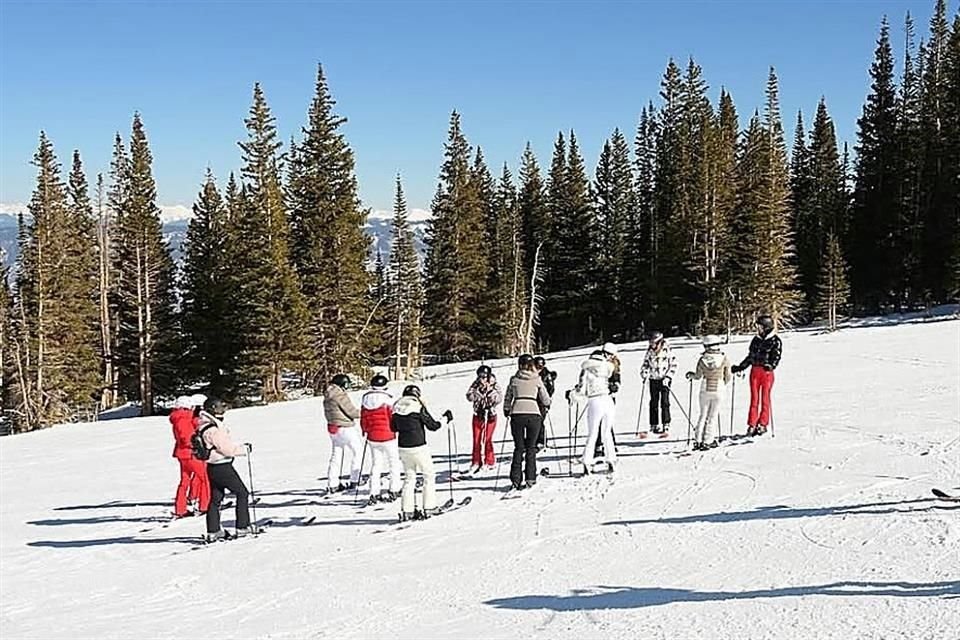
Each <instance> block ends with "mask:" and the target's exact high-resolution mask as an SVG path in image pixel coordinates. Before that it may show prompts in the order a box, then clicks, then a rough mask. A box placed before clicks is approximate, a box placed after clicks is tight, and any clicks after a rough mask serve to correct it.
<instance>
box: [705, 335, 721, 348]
mask: <svg viewBox="0 0 960 640" xmlns="http://www.w3.org/2000/svg"><path fill="white" fill-rule="evenodd" d="M721 344H723V340H721V339H720V336H715V335H713V334H712V333H711V334H710V335H708V336H704V337H703V346H704V348H705V349H709V348H711V347H718V346H720V345H721Z"/></svg>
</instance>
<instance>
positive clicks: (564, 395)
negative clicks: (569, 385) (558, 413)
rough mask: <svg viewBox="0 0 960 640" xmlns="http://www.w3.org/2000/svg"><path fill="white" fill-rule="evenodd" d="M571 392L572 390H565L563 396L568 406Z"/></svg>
mask: <svg viewBox="0 0 960 640" xmlns="http://www.w3.org/2000/svg"><path fill="white" fill-rule="evenodd" d="M571 391H573V389H567V391H566V393H564V394H563V397H564V398H566V399H567V403H568V404H569V403H570V392H571Z"/></svg>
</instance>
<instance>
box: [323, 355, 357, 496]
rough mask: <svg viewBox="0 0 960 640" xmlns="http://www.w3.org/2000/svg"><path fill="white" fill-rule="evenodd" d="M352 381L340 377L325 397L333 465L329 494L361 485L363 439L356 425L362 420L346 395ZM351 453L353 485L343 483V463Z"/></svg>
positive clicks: (328, 488)
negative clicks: (355, 423) (341, 479)
mask: <svg viewBox="0 0 960 640" xmlns="http://www.w3.org/2000/svg"><path fill="white" fill-rule="evenodd" d="M349 388H350V378H348V377H347V376H346V375H345V374H342V373H338V374H337V375H335V376H333V378H332V379H331V380H330V386H328V387H327V390H326V392H325V393H324V396H323V413H324V415H325V416H326V418H327V433H329V434H330V441H331V443H332V444H333V446H332V448H331V450H330V464H329V465H327V493H328V494H329V493H334V492H336V491H349V490H350V489H353V488H355V487H356V486H357V484H358V483H359V482H360V464H361V462H362V460H361V456H362V455H363V447H364V444H363V437H362V436H361V435H360V430H359V429H357V427H356V426H355V425H354V423H353V421H354V420H356V419H357V418H359V417H360V411H359V410H358V409H357V407H356V405H354V404H353V401H352V400H351V399H350V396H348V395H347V389H349ZM347 451H349V452H350V483H349V484H346V485H344V484H341V483H340V472H341V471H342V470H343V466H342V463H343V461H344V460H345V459H346V455H347Z"/></svg>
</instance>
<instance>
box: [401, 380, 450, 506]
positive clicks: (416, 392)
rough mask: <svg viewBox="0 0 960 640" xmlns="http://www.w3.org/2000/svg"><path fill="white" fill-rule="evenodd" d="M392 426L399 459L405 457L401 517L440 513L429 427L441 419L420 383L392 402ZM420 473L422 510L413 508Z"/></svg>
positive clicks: (435, 428)
mask: <svg viewBox="0 0 960 640" xmlns="http://www.w3.org/2000/svg"><path fill="white" fill-rule="evenodd" d="M390 428H391V429H392V430H393V431H395V432H396V433H397V441H398V444H399V446H400V460H402V461H403V473H404V478H403V494H402V496H401V502H400V504H401V512H400V520H401V521H406V520H413V519H415V518H429V517H430V516H431V515H435V514H436V513H437V489H436V474H435V473H434V471H433V458H432V457H431V455H430V448H429V447H428V446H427V432H426V429H429V430H430V431H436V430H437V429H439V428H440V423H439V422H437V421H436V420H435V419H434V418H433V416H431V415H430V412H429V411H427V407H426V406H425V405H424V404H423V400H422V399H421V398H420V388H419V387H418V386H416V385H412V384H411V385H408V386H407V387H406V388H404V390H403V395H402V396H401V398H400V399H399V400H397V403H396V404H395V405H393V417H392V418H391V419H390ZM417 473H422V474H423V505H422V506H423V510H422V511H419V512H415V510H414V506H415V505H414V500H415V497H416V496H415V492H416V486H417Z"/></svg>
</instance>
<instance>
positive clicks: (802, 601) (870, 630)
mask: <svg viewBox="0 0 960 640" xmlns="http://www.w3.org/2000/svg"><path fill="white" fill-rule="evenodd" d="M783 339H784V356H783V363H782V365H781V367H780V368H779V369H778V370H777V383H776V386H775V387H774V394H775V395H774V398H775V428H776V437H775V438H771V437H769V436H765V437H763V438H761V439H758V440H757V441H756V442H754V443H752V444H731V443H727V444H725V445H723V446H721V447H720V448H719V449H717V450H714V451H711V452H709V453H705V454H694V455H692V456H688V457H678V456H677V455H676V452H679V451H681V450H682V449H683V448H684V445H685V442H684V441H681V440H685V437H686V422H685V420H684V419H683V418H682V416H681V412H680V411H679V410H678V407H677V406H675V407H674V411H675V414H676V415H677V416H678V417H677V418H675V420H674V429H673V431H674V438H678V439H671V440H669V441H639V440H637V439H636V438H634V437H633V435H632V433H633V431H634V429H635V427H636V417H637V408H638V407H637V401H638V399H639V397H638V396H639V386H638V385H639V376H638V373H637V370H638V367H639V364H640V361H641V358H642V355H643V352H642V350H641V348H642V347H641V345H635V347H625V348H624V353H623V362H624V367H625V375H624V388H623V391H622V392H621V394H620V398H619V401H618V411H619V414H618V421H617V431H618V433H619V434H620V435H619V437H618V442H619V447H620V451H621V454H622V460H623V463H622V465H621V469H620V470H618V471H617V474H616V476H615V477H607V476H597V477H590V478H585V479H569V478H543V479H541V481H540V483H539V484H538V486H537V487H536V488H535V489H534V490H532V491H531V492H529V493H528V494H526V495H523V496H522V497H521V498H520V499H517V500H503V501H502V500H500V499H499V498H500V496H501V490H502V489H503V488H504V486H505V485H506V484H507V483H506V481H505V479H504V478H501V479H500V480H499V482H497V481H496V480H495V478H494V477H493V475H491V476H490V477H481V478H478V479H474V480H470V481H462V482H458V483H456V485H455V486H454V489H455V491H456V493H457V496H458V497H460V496H464V495H468V494H469V495H471V496H473V502H472V504H470V505H469V506H467V507H465V508H463V509H460V510H457V511H455V512H451V513H448V514H445V515H442V516H440V517H437V518H434V519H431V520H429V521H426V522H420V523H415V524H414V525H413V526H411V527H409V528H407V529H404V530H397V528H396V526H395V525H394V524H393V523H394V519H395V510H396V509H395V507H394V506H390V507H384V508H375V509H366V508H364V509H361V508H359V507H357V506H356V505H355V504H354V503H353V501H352V498H353V496H352V495H350V496H343V495H341V496H338V497H335V498H332V499H330V500H322V499H320V498H319V497H318V496H319V491H320V489H321V487H323V486H325V482H323V481H322V480H321V478H323V477H324V476H325V475H326V473H325V470H326V458H327V453H328V438H327V435H326V430H325V429H324V427H323V420H322V411H321V406H320V402H319V401H317V400H304V401H299V402H291V403H287V404H282V405H276V406H271V407H264V408H253V409H245V410H239V411H235V412H231V413H229V414H228V421H229V423H230V425H231V428H232V429H233V431H234V434H235V435H236V436H237V439H238V440H241V441H242V440H249V441H252V442H253V443H254V444H255V449H254V457H253V464H254V480H255V482H256V489H257V493H258V495H260V496H261V497H262V501H261V503H260V505H259V506H258V508H257V515H258V516H259V517H260V518H261V519H264V518H270V519H272V520H273V521H274V526H273V527H272V528H271V529H270V530H269V531H268V532H267V533H266V534H265V535H263V536H262V537H260V538H258V539H245V540H240V541H237V542H231V543H227V544H220V545H213V546H210V547H206V548H201V549H199V550H195V551H191V550H190V547H191V544H192V542H193V541H194V540H195V539H196V537H197V536H199V535H200V534H201V533H202V530H203V523H202V521H201V520H200V519H189V520H184V521H178V522H175V523H173V524H172V525H170V526H169V527H167V528H163V527H162V526H161V522H162V521H164V518H165V514H167V513H168V512H169V510H170V508H171V501H172V497H173V492H174V488H175V486H176V482H177V468H176V464H175V461H174V460H173V459H172V458H171V457H170V453H171V449H172V442H171V435H170V428H169V425H168V424H167V422H166V419H165V418H148V419H127V420H116V421H108V422H101V423H99V424H93V425H79V426H77V425H74V426H66V427H59V428H54V429H49V430H46V431H43V432H40V433H35V434H27V435H24V436H16V437H10V438H3V439H2V440H0V490H2V496H0V524H2V526H0V581H2V585H0V586H2V596H0V633H2V636H3V637H4V638H7V639H12V638H98V639H99V638H133V637H138V638H140V637H142V638H146V637H150V638H178V639H182V638H183V637H201V636H208V635H210V636H216V637H244V638H253V637H258V638H337V639H338V640H345V639H348V638H396V637H410V638H413V637H417V638H452V637H470V638H474V637H476V638H519V637H523V638H531V637H532V638H577V639H582V638H597V637H603V638H624V639H626V638H630V639H633V638H775V639H777V640H787V639H791V638H838V639H843V640H851V639H852V638H885V639H889V638H955V637H957V630H958V628H960V605H958V603H960V599H958V596H960V517H958V516H960V511H958V510H957V509H956V508H955V507H953V506H952V505H950V504H949V503H944V502H936V501H934V500H932V496H931V494H930V488H931V487H934V486H938V487H941V488H944V489H947V490H951V491H957V486H958V485H960V467H958V460H960V406H958V404H960V322H957V321H956V320H950V321H940V322H931V323H926V324H922V323H921V324H904V325H901V326H877V327H868V328H851V329H847V330H844V331H842V332H840V333H839V334H835V335H816V334H813V333H809V332H803V333H789V334H784V336H783ZM746 341H747V338H742V339H740V340H737V341H735V343H734V344H731V345H729V346H728V347H727V351H728V353H730V355H731V358H732V359H734V360H738V359H739V358H741V357H742V356H743V354H744V353H745V351H746ZM679 345H680V346H679V347H678V356H679V359H680V370H681V371H686V370H688V369H689V368H691V367H692V366H693V364H694V362H695V359H696V356H697V354H698V351H699V349H698V348H697V347H696V346H695V345H694V344H692V343H690V342H687V343H684V342H681V343H679ZM551 363H552V366H555V368H557V369H558V370H559V372H560V378H559V380H558V388H559V389H561V390H562V389H565V388H567V387H568V386H570V385H571V384H572V383H573V380H574V377H575V373H576V370H577V365H578V363H579V357H561V356H557V357H555V358H553V359H552V360H551ZM508 374H509V369H508V368H501V369H498V375H499V377H500V379H501V381H503V382H505V381H506V378H507V377H508ZM471 377H472V376H471V375H470V374H469V373H463V372H462V371H461V372H457V370H448V371H446V372H445V373H441V374H439V375H437V377H435V378H433V379H430V380H428V381H427V382H425V383H424V384H423V386H424V391H425V397H426V399H427V401H428V403H429V405H430V406H431V407H432V408H433V410H434V412H435V413H437V414H439V413H440V412H441V411H442V410H443V409H444V408H447V407H450V408H452V409H453V411H454V413H455V415H456V416H457V421H456V425H457V429H458V440H459V443H460V447H461V450H462V453H463V452H465V450H466V448H467V444H466V443H468V442H469V426H468V416H469V408H468V407H467V404H466V402H465V401H464V400H463V392H464V391H465V387H466V385H467V384H468V383H469V381H470V379H471ZM674 388H675V391H676V394H677V396H678V397H679V398H680V401H681V403H682V405H683V409H684V410H686V402H687V393H688V387H687V383H686V381H684V380H683V379H682V378H681V377H680V376H678V380H677V381H676V382H675V384H674ZM746 398H747V386H746V384H745V381H744V380H739V381H738V384H737V385H736V407H735V413H736V417H735V420H734V429H735V430H736V431H738V432H741V433H742V432H743V430H744V419H745V418H744V416H745V410H746ZM694 403H696V400H694ZM561 405H562V400H561ZM723 415H724V419H723V432H724V434H726V433H727V432H728V429H729V406H727V407H725V408H724V410H723ZM551 422H552V427H553V430H554V433H555V434H556V435H557V436H558V441H559V440H560V438H559V436H564V437H565V436H566V433H567V410H566V407H565V406H557V407H556V408H555V409H554V411H553V412H552V421H551ZM501 434H502V430H501V428H498V430H497V436H498V439H499V436H500V435H501ZM558 443H559V442H558ZM430 444H431V446H432V447H433V450H434V452H435V454H436V455H437V457H436V461H437V464H438V469H443V470H444V471H443V473H441V474H440V480H441V487H442V489H443V493H442V494H441V496H442V497H443V498H446V495H447V494H446V492H447V491H448V485H447V484H446V483H445V482H443V481H444V480H445V479H446V471H445V469H446V458H445V453H446V447H447V435H446V433H445V432H444V431H440V432H438V433H436V434H432V439H431V442H430ZM498 448H499V445H498ZM511 450H512V445H508V446H507V447H506V454H509V452H510V451H511ZM556 453H557V452H554V453H552V454H551V455H548V456H546V464H547V465H548V466H549V467H550V468H551V470H554V471H556V470H558V469H566V467H567V459H566V454H565V452H563V459H562V460H558V459H555V458H556V457H557V456H556ZM367 464H368V465H369V462H368V463H367ZM464 464H465V462H464ZM237 467H238V469H239V470H240V471H241V474H242V475H243V476H244V477H246V472H247V469H246V464H245V463H244V462H243V461H242V460H241V461H238V463H237ZM506 470H507V464H504V465H503V473H504V474H505V473H506ZM495 485H496V489H497V490H496V491H495V490H494V487H495ZM360 495H361V498H363V496H364V493H363V492H361V494H360ZM311 516H316V517H317V521H316V524H314V525H312V526H302V525H300V524H299V523H302V522H303V520H304V519H306V518H308V517H311ZM226 520H227V523H228V524H231V521H232V513H228V514H227V519H226Z"/></svg>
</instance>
